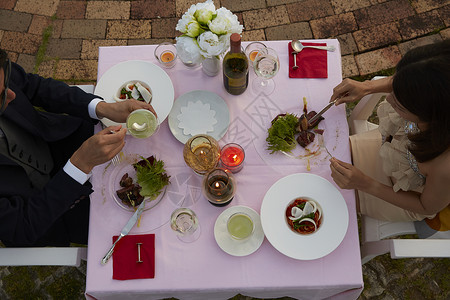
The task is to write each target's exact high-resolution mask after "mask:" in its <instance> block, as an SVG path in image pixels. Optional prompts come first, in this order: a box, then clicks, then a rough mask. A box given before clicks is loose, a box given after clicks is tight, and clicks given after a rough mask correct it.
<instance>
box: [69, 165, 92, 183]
mask: <svg viewBox="0 0 450 300" xmlns="http://www.w3.org/2000/svg"><path fill="white" fill-rule="evenodd" d="M63 170H64V172H66V173H67V175H69V176H70V177H72V178H73V179H74V180H76V181H78V182H79V183H80V184H85V182H86V181H88V180H89V178H91V176H92V173H89V174H86V173H84V172H83V171H81V170H80V169H78V168H77V167H75V166H74V165H73V164H72V163H71V162H70V159H69V160H68V161H67V163H66V165H65V166H64V168H63Z"/></svg>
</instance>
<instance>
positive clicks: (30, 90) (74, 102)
mask: <svg viewBox="0 0 450 300" xmlns="http://www.w3.org/2000/svg"><path fill="white" fill-rule="evenodd" d="M10 80H11V82H12V83H14V87H15V88H16V89H19V90H21V91H22V92H23V93H24V94H25V95H26V98H28V99H29V100H30V102H31V104H32V105H33V106H36V107H42V108H43V109H44V110H46V111H48V112H52V113H66V114H69V115H71V116H75V117H80V118H83V119H86V120H89V119H90V117H89V112H88V108H87V107H88V104H89V103H90V102H91V101H92V100H93V99H94V98H99V97H97V96H95V95H93V94H90V93H86V92H84V91H83V90H81V89H79V88H78V87H74V86H72V87H71V86H68V85H67V84H66V83H64V82H62V81H58V80H55V79H52V78H43V77H41V76H39V75H36V74H31V73H25V71H24V70H23V68H22V67H21V66H19V65H17V64H15V63H12V72H11V79H10Z"/></svg>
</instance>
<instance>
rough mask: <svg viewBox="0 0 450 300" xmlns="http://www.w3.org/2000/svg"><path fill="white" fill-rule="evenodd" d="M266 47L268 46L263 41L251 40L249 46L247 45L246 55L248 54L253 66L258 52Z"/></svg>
mask: <svg viewBox="0 0 450 300" xmlns="http://www.w3.org/2000/svg"><path fill="white" fill-rule="evenodd" d="M264 48H266V45H264V44H263V43H262V42H251V43H250V44H248V45H247V47H245V55H247V57H248V59H249V61H250V65H251V66H252V68H253V62H254V61H255V58H256V55H257V54H258V52H259V50H261V49H264Z"/></svg>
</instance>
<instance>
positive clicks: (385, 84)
mask: <svg viewBox="0 0 450 300" xmlns="http://www.w3.org/2000/svg"><path fill="white" fill-rule="evenodd" d="M380 92H385V93H390V92H392V77H386V78H382V79H378V80H366V81H363V82H360V81H355V80H352V79H348V78H346V79H344V80H343V81H342V82H341V83H340V84H338V85H337V86H336V87H335V88H334V89H333V95H332V96H331V101H334V100H335V99H339V100H337V101H336V105H339V104H341V103H348V102H354V101H358V100H361V98H362V97H364V96H366V95H369V94H373V93H380Z"/></svg>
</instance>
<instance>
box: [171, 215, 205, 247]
mask: <svg viewBox="0 0 450 300" xmlns="http://www.w3.org/2000/svg"><path fill="white" fill-rule="evenodd" d="M170 227H171V228H172V229H173V230H174V231H175V232H176V233H177V237H178V239H179V240H181V241H183V242H185V243H191V242H194V241H195V240H197V239H198V238H199V236H200V225H199V223H198V218H197V215H196V214H195V212H194V211H193V210H191V209H189V208H178V209H176V210H175V211H174V212H173V213H172V215H171V217H170Z"/></svg>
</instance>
